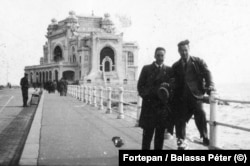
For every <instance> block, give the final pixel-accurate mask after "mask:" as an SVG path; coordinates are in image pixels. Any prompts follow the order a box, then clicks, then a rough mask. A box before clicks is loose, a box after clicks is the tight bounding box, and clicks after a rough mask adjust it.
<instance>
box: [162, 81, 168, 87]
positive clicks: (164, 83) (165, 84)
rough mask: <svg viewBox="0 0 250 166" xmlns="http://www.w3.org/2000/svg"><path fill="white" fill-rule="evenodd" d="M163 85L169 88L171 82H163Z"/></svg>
mask: <svg viewBox="0 0 250 166" xmlns="http://www.w3.org/2000/svg"><path fill="white" fill-rule="evenodd" d="M161 87H165V88H169V83H166V82H163V83H161Z"/></svg>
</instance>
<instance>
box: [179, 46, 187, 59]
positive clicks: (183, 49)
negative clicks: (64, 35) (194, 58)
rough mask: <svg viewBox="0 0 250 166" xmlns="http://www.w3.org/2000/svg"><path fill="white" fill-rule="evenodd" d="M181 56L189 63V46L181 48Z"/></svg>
mask: <svg viewBox="0 0 250 166" xmlns="http://www.w3.org/2000/svg"><path fill="white" fill-rule="evenodd" d="M179 54H180V55H181V59H183V60H184V61H187V60H188V57H189V46H188V45H182V46H180V47H179Z"/></svg>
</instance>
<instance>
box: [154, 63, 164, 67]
mask: <svg viewBox="0 0 250 166" xmlns="http://www.w3.org/2000/svg"><path fill="white" fill-rule="evenodd" d="M155 66H156V67H157V68H158V67H161V68H162V66H163V63H162V64H161V65H158V64H157V63H156V62H155Z"/></svg>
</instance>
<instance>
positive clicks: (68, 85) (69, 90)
mask: <svg viewBox="0 0 250 166" xmlns="http://www.w3.org/2000/svg"><path fill="white" fill-rule="evenodd" d="M68 86H69V95H70V96H72V93H71V85H68Z"/></svg>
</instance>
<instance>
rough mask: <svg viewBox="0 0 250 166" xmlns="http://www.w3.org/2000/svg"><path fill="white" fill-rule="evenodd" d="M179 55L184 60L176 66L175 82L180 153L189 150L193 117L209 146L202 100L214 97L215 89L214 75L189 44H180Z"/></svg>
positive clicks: (176, 123) (176, 119)
mask: <svg viewBox="0 0 250 166" xmlns="http://www.w3.org/2000/svg"><path fill="white" fill-rule="evenodd" d="M178 51H179V54H180V56H181V58H180V59H179V60H178V61H177V62H176V63H174V64H173V66H172V69H173V72H174V79H175V90H174V97H173V105H174V111H173V112H174V113H175V127H176V137H177V145H178V149H187V143H186V141H185V138H186V123H187V122H188V121H189V120H190V118H191V117H192V115H194V119H195V124H196V126H197V128H198V130H199V133H200V136H201V138H202V139H203V144H205V145H208V144H209V139H208V134H207V123H206V114H205V112H204V109H203V102H202V100H203V98H204V94H205V93H207V94H208V95H210V92H211V90H213V87H214V83H213V81H212V76H211V72H210V71H209V69H208V67H207V64H206V63H205V62H204V61H203V60H202V59H200V58H198V57H194V56H191V55H190V53H189V41H188V40H185V41H181V42H180V43H179V44H178Z"/></svg>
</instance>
